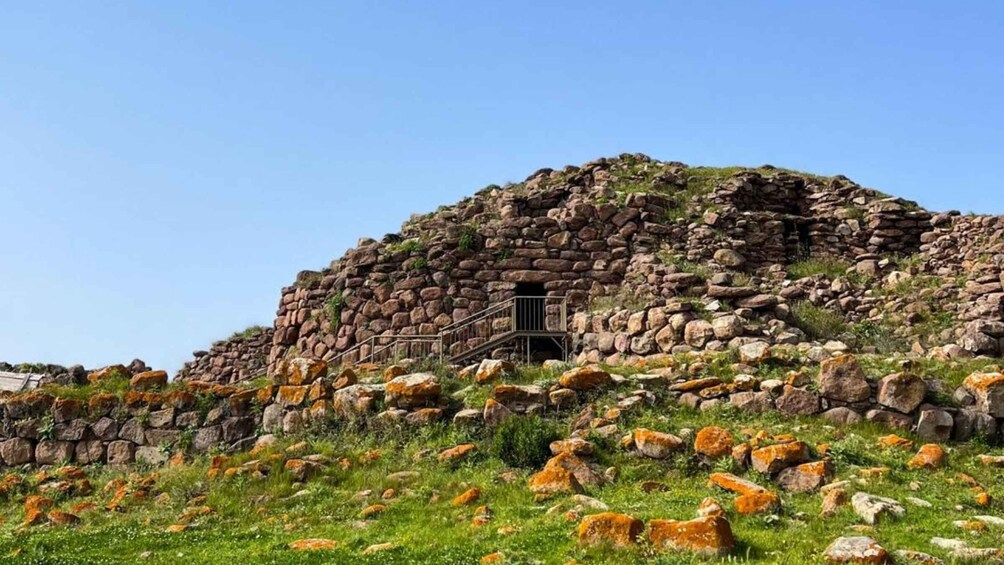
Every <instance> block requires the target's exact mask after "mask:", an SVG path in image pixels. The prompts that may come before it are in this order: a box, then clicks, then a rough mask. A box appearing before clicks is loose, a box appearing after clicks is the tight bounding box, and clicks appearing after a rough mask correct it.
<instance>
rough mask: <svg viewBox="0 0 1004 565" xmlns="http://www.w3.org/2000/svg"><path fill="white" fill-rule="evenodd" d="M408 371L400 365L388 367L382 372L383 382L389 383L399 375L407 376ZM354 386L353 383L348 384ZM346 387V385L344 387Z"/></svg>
mask: <svg viewBox="0 0 1004 565" xmlns="http://www.w3.org/2000/svg"><path fill="white" fill-rule="evenodd" d="M407 374H408V371H407V370H406V369H405V368H404V367H402V366H400V365H390V366H388V367H387V368H386V369H384V370H383V375H382V376H383V382H385V383H389V382H390V381H392V380H394V379H396V378H397V377H400V376H401V375H407ZM350 384H355V383H350ZM346 386H348V385H346Z"/></svg>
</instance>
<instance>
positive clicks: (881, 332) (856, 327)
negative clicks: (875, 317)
mask: <svg viewBox="0 0 1004 565" xmlns="http://www.w3.org/2000/svg"><path fill="white" fill-rule="evenodd" d="M851 333H852V334H854V337H856V338H857V340H858V344H859V345H861V346H871V347H874V348H875V349H876V351H878V352H879V353H893V352H895V351H897V350H898V349H899V347H900V346H901V345H902V344H901V343H900V342H899V340H897V339H896V337H895V336H893V334H892V332H891V331H890V330H889V328H888V327H887V326H884V325H881V324H877V323H875V322H873V321H871V320H865V321H863V322H861V323H858V324H853V325H852V326H851Z"/></svg>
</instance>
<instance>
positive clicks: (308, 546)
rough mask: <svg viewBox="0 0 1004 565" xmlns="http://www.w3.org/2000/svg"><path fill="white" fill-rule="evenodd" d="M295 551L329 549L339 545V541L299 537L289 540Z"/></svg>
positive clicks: (291, 547) (290, 546)
mask: <svg viewBox="0 0 1004 565" xmlns="http://www.w3.org/2000/svg"><path fill="white" fill-rule="evenodd" d="M288 547H289V548H290V549H291V550H293V551H327V550H331V549H335V548H336V547H338V542H337V541H335V540H331V539H319V538H309V539H298V540H296V541H291V542H289V546H288Z"/></svg>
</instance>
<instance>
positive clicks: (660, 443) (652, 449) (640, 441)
mask: <svg viewBox="0 0 1004 565" xmlns="http://www.w3.org/2000/svg"><path fill="white" fill-rule="evenodd" d="M631 436H632V439H633V440H634V445H635V448H637V449H638V453H641V454H642V455H644V456H645V457H649V458H651V459H666V458H667V457H669V456H670V455H672V454H673V452H675V451H678V450H680V449H683V448H684V446H685V445H686V444H685V442H684V441H683V440H682V439H680V438H678V437H676V436H675V435H673V434H666V433H662V432H655V431H652V430H646V429H645V428H638V429H636V430H634V432H632V434H631Z"/></svg>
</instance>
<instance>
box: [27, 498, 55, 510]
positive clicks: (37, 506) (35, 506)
mask: <svg viewBox="0 0 1004 565" xmlns="http://www.w3.org/2000/svg"><path fill="white" fill-rule="evenodd" d="M55 504H56V503H55V502H54V501H53V500H52V499H51V498H48V497H45V496H38V495H36V494H33V495H30V496H28V497H27V498H25V499H24V509H25V510H48V509H49V508H52V507H53V506H55Z"/></svg>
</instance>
